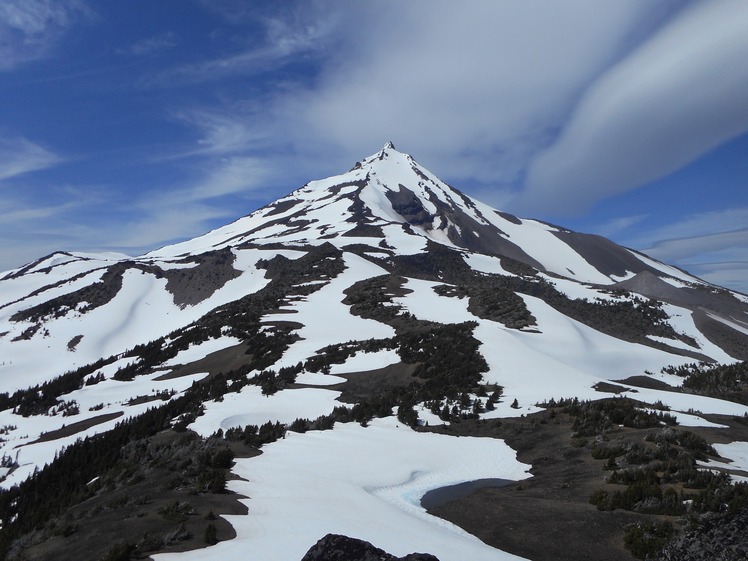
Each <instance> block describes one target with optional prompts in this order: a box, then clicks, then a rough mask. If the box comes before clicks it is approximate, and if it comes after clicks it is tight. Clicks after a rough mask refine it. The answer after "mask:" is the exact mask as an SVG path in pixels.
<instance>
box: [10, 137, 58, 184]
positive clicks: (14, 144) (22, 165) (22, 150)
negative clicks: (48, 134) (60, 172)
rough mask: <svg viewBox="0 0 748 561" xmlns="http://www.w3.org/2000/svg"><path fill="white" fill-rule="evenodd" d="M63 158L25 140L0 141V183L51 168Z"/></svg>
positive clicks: (17, 138) (20, 138)
mask: <svg viewBox="0 0 748 561" xmlns="http://www.w3.org/2000/svg"><path fill="white" fill-rule="evenodd" d="M62 161H64V158H62V157H61V156H59V155H57V154H55V153H54V152H52V151H50V150H48V149H46V148H44V147H42V146H40V145H39V144H36V143H34V142H32V141H30V140H28V139H26V138H23V137H16V138H2V139H0V181H3V180H6V179H10V178H12V177H16V176H18V175H23V174H26V173H31V172H34V171H38V170H42V169H45V168H49V167H52V166H54V165H56V164H59V163H61V162H62Z"/></svg>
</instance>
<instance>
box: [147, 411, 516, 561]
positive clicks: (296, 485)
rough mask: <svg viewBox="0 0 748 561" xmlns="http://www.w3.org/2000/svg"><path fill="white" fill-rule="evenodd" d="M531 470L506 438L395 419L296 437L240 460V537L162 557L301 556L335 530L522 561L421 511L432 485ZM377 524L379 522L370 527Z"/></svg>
mask: <svg viewBox="0 0 748 561" xmlns="http://www.w3.org/2000/svg"><path fill="white" fill-rule="evenodd" d="M529 468H530V466H529V465H527V464H522V463H520V462H518V461H517V460H516V454H515V453H514V451H513V450H512V449H511V448H509V447H508V446H506V444H504V443H503V442H502V441H499V440H494V439H488V438H471V437H451V436H443V435H437V434H431V433H424V434H422V433H416V432H414V431H413V430H411V429H410V428H408V427H404V426H402V425H400V424H399V423H398V422H397V420H396V419H394V418H387V419H376V420H374V421H373V422H372V423H371V425H370V426H369V427H367V428H363V427H361V426H359V425H358V424H356V423H346V424H337V425H335V428H334V430H330V431H323V432H318V431H314V432H307V433H305V434H296V433H289V434H288V436H287V437H286V438H285V439H283V440H280V441H277V442H274V443H272V444H270V445H267V446H265V447H263V454H262V455H261V456H258V457H256V458H250V459H246V460H239V461H238V462H237V464H236V466H235V467H234V472H235V473H236V474H237V475H239V476H240V477H242V478H244V479H245V481H232V482H230V488H231V490H232V491H235V492H237V493H240V494H242V495H244V496H246V497H248V498H247V499H243V502H244V503H245V504H246V505H247V507H248V508H249V514H248V515H246V516H227V517H226V518H227V519H228V520H229V522H231V524H232V525H233V526H234V528H235V529H236V532H237V537H236V539H234V540H231V541H226V542H220V543H219V544H217V545H216V546H214V547H211V548H208V549H201V550H196V551H190V552H186V553H179V554H160V555H154V559H156V560H158V561H209V560H215V559H246V560H247V561H252V560H257V561H288V560H295V559H296V560H298V559H301V558H302V557H303V556H304V553H306V551H307V550H308V549H309V548H310V547H311V546H312V545H314V544H315V543H316V542H317V540H319V539H320V538H321V537H322V536H324V535H325V534H327V533H329V532H333V533H341V534H345V535H348V536H351V537H356V538H360V539H364V540H366V541H369V542H371V543H373V544H374V545H376V546H377V547H381V548H383V549H384V550H386V551H387V552H389V553H392V554H394V555H398V556H402V555H405V554H407V553H411V552H413V551H427V552H429V553H432V554H433V555H436V556H437V557H438V558H439V559H440V561H465V560H466V559H470V560H472V561H500V560H511V559H521V558H519V557H516V556H514V555H510V554H508V553H504V552H502V551H499V550H497V549H494V548H492V547H489V546H487V545H486V544H484V543H483V542H481V541H480V540H479V539H477V538H476V537H474V536H471V535H470V534H468V533H466V532H465V531H463V530H461V529H460V528H457V527H456V526H454V525H452V524H450V523H449V522H446V521H444V520H441V519H439V518H435V517H432V516H430V515H428V514H427V513H426V511H425V510H424V509H423V508H422V507H421V506H420V499H421V497H422V496H423V495H424V494H425V493H426V492H427V491H429V490H431V489H437V488H439V487H444V486H447V485H453V484H455V483H461V482H465V481H472V480H475V479H484V478H503V479H512V480H521V479H525V478H527V477H528V473H527V470H528V469H529ZM372 521H376V523H373V522H372Z"/></svg>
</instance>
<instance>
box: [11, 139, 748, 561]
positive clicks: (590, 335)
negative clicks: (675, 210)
mask: <svg viewBox="0 0 748 561" xmlns="http://www.w3.org/2000/svg"><path fill="white" fill-rule="evenodd" d="M438 326H447V327H446V328H445V329H447V328H448V329H450V330H451V331H450V332H449V335H448V336H447V335H444V337H445V339H443V340H442V339H439V337H441V335H439V333H441V332H438V329H437V327H438ZM435 330H436V331H435ZM426 332H428V333H429V334H430V335H428V336H426V335H424V333H426ZM434 333H437V335H434ZM445 333H446V332H445ZM419 337H420V338H419ZM429 337H432V338H431V339H429ZM455 337H458V339H454V338H455ZM460 337H462V339H459V338H460ZM413 338H416V339H417V341H416V343H413V340H414V339H413ZM450 338H452V339H450ZM447 340H450V341H454V340H458V341H459V342H460V343H459V345H458V346H457V347H456V348H455V349H453V350H449V352H447V354H446V355H444V356H447V357H448V356H450V353H451V354H457V355H459V353H460V352H462V350H461V349H463V348H464V345H468V346H469V345H470V344H472V343H471V342H475V344H476V345H477V347H476V354H474V355H470V357H472V358H470V357H469V358H468V359H465V360H464V361H463V362H462V363H460V362H459V361H458V362H457V363H456V364H466V365H467V366H466V368H468V370H469V369H470V368H472V370H470V372H468V373H467V374H466V376H473V378H470V380H471V381H470V382H469V384H472V385H473V386H475V384H480V385H482V386H484V387H493V386H494V385H498V386H501V387H502V388H503V397H502V399H501V400H500V401H499V402H498V403H493V404H492V406H493V409H492V410H489V411H486V410H481V411H480V413H478V414H479V415H480V416H481V418H500V417H509V416H517V415H520V414H529V413H532V412H534V411H538V410H539V408H538V407H537V406H536V404H537V403H539V402H542V401H545V400H548V399H550V398H559V397H565V396H577V397H579V398H580V399H595V398H599V397H600V394H599V392H598V391H597V390H596V389H595V388H596V386H597V387H599V384H601V383H607V384H615V385H616V386H617V387H619V388H620V389H621V391H624V392H625V391H632V392H634V391H635V392H636V396H637V399H639V400H642V401H645V402H650V403H654V402H656V401H661V402H662V403H665V404H667V405H669V406H670V407H671V408H672V409H673V410H674V411H675V413H674V414H675V415H680V416H681V418H682V419H683V421H684V422H698V421H694V419H695V417H693V415H692V414H691V415H687V414H686V411H689V410H691V413H693V411H694V410H698V411H700V412H702V413H703V414H710V413H720V414H730V415H744V414H745V413H746V412H748V407H746V406H743V405H740V404H738V403H734V402H727V401H723V400H719V399H715V398H710V397H701V396H695V395H691V394H686V393H679V392H675V391H665V390H663V389H652V388H655V387H658V388H663V387H667V386H668V385H669V386H671V387H672V388H675V389H677V388H678V386H680V384H681V383H682V379H681V378H680V377H677V376H674V375H672V374H667V373H664V372H663V371H662V369H663V368H665V367H668V366H674V367H678V366H681V365H685V364H688V363H693V362H699V361H705V362H718V363H732V362H735V361H738V360H745V359H747V358H748V297H746V296H745V295H742V294H739V293H735V292H731V291H728V290H726V289H723V288H720V287H716V286H713V285H710V284H708V283H705V282H704V281H702V280H700V279H698V278H696V277H693V276H691V275H689V274H688V273H686V272H684V271H682V270H679V269H677V268H675V267H672V266H669V265H666V264H664V263H660V262H658V261H656V260H654V259H651V258H649V257H647V256H646V255H644V254H641V253H639V252H636V251H634V250H630V249H627V248H623V247H621V246H618V245H616V244H614V243H613V242H611V241H609V240H607V239H605V238H602V237H600V236H594V235H589V234H581V233H577V232H572V231H569V230H567V229H564V228H561V227H558V226H553V225H549V224H546V223H543V222H539V221H535V220H530V219H524V218H518V217H515V216H512V215H510V214H507V213H504V212H501V211H498V210H495V209H493V208H491V207H489V206H487V205H485V204H483V203H481V202H479V201H477V200H475V199H472V198H471V197H469V196H467V195H465V194H463V193H461V192H460V191H458V190H457V189H455V188H453V187H450V186H449V185H447V184H445V183H444V182H442V181H441V180H439V179H438V178H437V177H436V176H435V175H434V174H432V173H431V172H430V171H428V170H426V169H424V168H423V167H421V166H419V165H418V164H417V163H416V162H415V161H414V160H413V159H412V158H411V157H410V156H409V155H407V154H404V153H401V152H399V151H397V150H396V149H395V148H394V146H393V145H392V144H387V145H386V146H385V147H384V148H383V149H382V150H380V151H379V152H377V153H376V154H374V155H373V156H371V157H369V158H366V159H364V160H362V161H361V162H359V163H357V164H356V165H355V166H354V167H353V169H351V170H350V171H348V172H346V173H343V174H341V175H337V176H334V177H330V178H328V179H324V180H320V181H313V182H310V183H308V184H307V185H305V186H303V187H301V188H300V189H297V190H296V191H294V192H292V193H291V194H289V195H288V196H286V197H283V198H281V199H279V200H277V201H275V202H273V203H271V204H269V205H267V206H265V207H263V208H261V209H259V210H257V211H255V212H253V213H252V214H250V215H248V216H246V217H244V218H241V219H239V220H237V221H235V222H233V223H232V224H229V225H227V226H224V227H222V228H219V229H217V230H214V231H212V232H209V233H207V234H205V235H203V236H200V237H198V238H195V239H192V240H188V241H185V242H182V243H178V244H175V245H171V246H167V247H164V248H161V249H158V250H156V251H152V252H150V253H147V254H145V255H142V256H139V257H135V258H133V257H128V256H124V255H117V254H82V253H69V252H58V253H55V254H52V255H50V256H47V257H45V258H42V259H39V260H38V261H35V262H33V263H31V264H29V265H27V266H25V267H22V268H20V269H17V270H14V271H10V272H7V273H5V274H3V275H2V276H0V392H7V395H6V396H5V397H4V398H3V400H2V403H0V405H3V404H4V405H5V407H3V408H4V409H5V410H3V411H0V427H1V428H2V432H3V435H2V441H0V448H1V449H2V452H0V454H2V455H4V456H6V457H7V458H8V460H7V461H4V465H5V464H7V466H6V467H4V468H2V469H3V472H0V475H3V476H5V480H4V482H3V483H2V485H3V486H4V487H6V488H8V487H10V486H12V485H14V484H18V483H20V482H21V481H23V480H25V479H26V478H27V477H29V476H30V475H31V474H32V473H33V471H34V469H35V468H40V467H42V466H43V465H44V464H46V463H49V462H51V461H52V459H53V458H54V457H55V454H56V453H58V452H59V451H60V450H61V449H62V448H63V447H65V446H68V445H70V444H72V443H73V442H74V441H75V440H76V439H78V438H81V437H85V436H91V435H94V434H97V433H102V432H105V431H108V430H110V429H112V428H113V427H114V426H115V424H116V423H117V422H120V421H122V420H124V419H127V418H132V417H135V416H138V415H141V414H142V413H144V412H145V411H146V410H148V409H149V408H150V407H152V406H153V405H154V402H157V403H158V402H160V401H158V400H159V399H160V400H162V401H166V402H173V401H174V400H176V399H177V398H178V397H179V396H181V395H186V394H187V392H189V391H194V388H195V387H196V386H195V383H196V382H200V381H202V383H205V381H206V380H213V379H215V377H216V376H218V375H219V373H220V376H224V375H225V376H227V377H229V379H230V380H234V381H235V382H236V380H240V381H241V383H237V385H236V386H235V390H232V387H234V386H230V385H229V386H228V387H224V388H223V390H222V392H221V393H220V395H217V396H216V395H213V396H211V399H210V400H207V401H205V403H203V404H202V406H201V407H200V410H199V411H198V412H197V414H194V415H193V414H192V412H191V411H190V412H187V411H185V412H184V414H183V415H181V416H178V417H175V419H174V421H175V422H178V421H179V420H180V419H181V420H182V421H185V422H186V423H187V424H188V426H189V428H190V429H192V430H194V431H195V432H197V433H199V434H200V435H203V436H206V437H207V436H209V435H211V434H213V433H215V432H216V431H217V430H219V429H221V430H222V431H226V430H228V429H231V428H233V427H243V426H246V425H249V424H253V425H258V426H259V425H262V424H263V423H266V422H267V421H271V422H280V423H283V424H291V423H293V422H294V421H295V420H296V419H298V418H308V419H314V418H316V417H319V416H323V415H329V414H330V413H331V412H332V411H333V410H334V408H335V407H337V406H340V405H341V404H342V400H345V401H346V402H348V403H351V402H355V401H356V400H357V399H358V398H361V399H368V398H369V397H370V396H372V395H374V394H375V393H376V392H375V389H376V390H377V391H379V390H381V391H385V390H386V391H389V392H390V394H387V395H390V396H391V395H396V394H397V390H398V388H399V387H405V385H406V383H408V382H412V381H413V380H416V379H419V380H421V381H420V382H418V383H419V384H421V383H422V382H423V380H431V381H433V380H434V378H429V376H430V374H428V373H427V372H422V371H419V370H418V369H417V365H424V364H426V365H430V362H429V360H430V357H429V356H428V355H429V353H430V352H432V351H431V350H430V347H429V345H432V344H433V345H435V347H434V349H436V350H434V351H433V353H432V354H433V355H434V356H436V355H439V352H444V349H443V348H442V349H441V350H439V345H442V346H443V342H444V341H447ZM465 352H467V351H465ZM466 356H467V355H466ZM439 357H440V360H441V363H440V364H433V365H430V366H428V368H431V369H433V370H434V371H437V370H439V368H443V367H446V366H445V365H446V364H447V362H445V360H447V359H444V360H442V358H443V357H442V355H439ZM476 357H478V358H476ZM480 357H482V359H483V360H484V361H485V362H484V363H481V364H478V363H477V362H476V363H475V364H474V363H472V362H470V361H471V360H478V359H479V358H480ZM461 360H462V359H461ZM315 365H317V366H315ZM319 365H322V366H319ZM449 367H450V368H452V367H453V366H449ZM428 368H426V369H425V370H426V371H428V372H431V371H429V370H428ZM454 368H455V370H458V368H457V366H454ZM282 369H285V370H282ZM414 369H415V370H414ZM269 370H270V371H272V373H273V374H272V376H270V378H268V377H267V376H266V378H265V380H266V381H267V380H268V379H270V381H271V382H272V383H273V384H275V387H274V388H273V390H274V391H266V390H267V388H266V387H265V386H262V383H260V382H258V381H257V376H258V375H261V374H262V373H263V372H268V371H269ZM283 371H285V372H292V373H293V379H291V380H290V381H291V382H293V383H288V384H286V383H278V379H277V378H275V377H274V376H277V375H278V373H280V372H283ZM229 372H230V373H231V375H230V376H229V375H228V374H227V373H229ZM66 373H67V374H66ZM372 373H373V374H372ZM383 373H385V374H383ZM387 373H389V374H387ZM645 373H646V374H647V375H648V376H649V377H650V378H651V379H652V380H654V381H656V382H657V383H652V384H646V385H645V386H646V387H642V385H641V384H636V379H637V378H636V377H641V376H643V375H645ZM63 375H64V376H63ZM439 375H440V374H439ZM232 376H233V378H232ZM368 376H370V377H371V378H370V379H371V380H373V381H372V382H371V383H368V385H367V382H366V380H367V377H368ZM58 377H62V378H58ZM253 377H254V380H255V381H254V382H252V383H250V384H247V383H246V381H247V380H252V379H253ZM396 378H397V380H399V381H397V380H395V379H396ZM55 379H57V380H58V382H59V381H60V380H63V381H64V383H63V382H59V383H58V384H57V385H54V384H50V381H52V380H55ZM445 379H446V378H445ZM403 380H404V381H403ZM439 380H441V378H439ZM45 383H46V384H47V385H44V384H45ZM446 383H447V382H443V381H440V382H439V384H442V386H438V384H437V385H436V386H433V387H432V386H429V388H430V389H428V390H425V389H424V390H417V391H415V390H414V391H413V392H411V393H409V394H408V395H409V396H410V397H412V398H413V400H415V401H414V402H413V403H407V404H404V403H403V402H398V403H399V407H400V408H404V407H406V406H407V407H410V406H412V407H413V408H414V411H415V413H416V414H417V415H418V419H420V422H429V423H432V424H436V423H439V422H443V419H442V420H441V421H440V418H439V416H438V415H436V414H435V413H434V412H433V411H434V410H435V407H434V403H435V402H437V401H438V408H439V409H441V408H442V407H453V406H455V404H454V396H451V395H448V393H445V394H444V395H441V394H439V391H441V389H439V388H442V389H443V387H444V386H443V384H446ZM465 384H468V382H465ZM469 384H468V385H469ZM197 385H198V386H199V385H200V384H199V383H198V384H197ZM34 386H38V387H36V388H34ZM425 386H428V384H425ZM437 386H438V387H437ZM420 387H421V386H419V388H420ZM465 387H468V386H465V385H464V384H463V386H462V387H461V391H462V390H464V388H465ZM471 387H472V386H471ZM29 388H34V389H33V391H26V390H28V389H29ZM191 388H192V390H191ZM279 389H280V390H281V391H275V390H279ZM409 391H410V390H409ZM24 392H25V393H24ZM392 392H394V393H392ZM424 392H425V393H424ZM429 392H431V393H429ZM377 395H378V394H377ZM362 396H363V397H362ZM219 398H220V399H219ZM426 398H428V399H426ZM393 399H394V398H393ZM476 399H479V398H477V397H476V396H475V395H474V396H473V397H472V398H471V400H472V401H471V402H472V403H474V402H475V400H476ZM419 400H420V401H419ZM484 401H485V400H484ZM428 402H430V405H429V403H428ZM479 409H480V408H479ZM458 410H459V407H458ZM476 411H478V409H476ZM677 412H681V413H677ZM401 420H402V417H401ZM72 423H75V426H76V427H77V428H76V429H75V430H70V426H71V424H72ZM66 426H67V428H68V430H67V431H64V430H62V429H64V428H65V427H66ZM50 434H51V435H55V436H53V437H49V435H50ZM45 435H46V436H45ZM264 450H265V453H264V454H263V455H262V456H260V457H257V458H250V459H243V460H239V461H237V464H236V466H235V468H234V471H235V473H237V474H238V475H239V476H241V477H243V478H245V479H246V480H245V481H235V482H233V483H232V484H231V486H232V489H234V490H236V491H237V492H240V493H242V494H244V495H246V496H248V497H251V499H250V500H251V507H250V515H248V516H238V517H233V518H231V523H232V525H233V526H234V527H235V528H236V531H237V534H238V537H237V538H236V539H235V540H231V541H226V542H221V543H220V544H219V545H217V546H214V547H212V548H207V549H205V550H199V551H196V552H191V553H182V554H164V555H163V556H158V558H159V559H161V558H162V559H176V558H178V559H179V560H180V561H188V560H191V559H213V558H214V557H215V558H218V557H219V556H223V557H225V556H226V555H229V558H235V557H236V558H238V555H239V554H238V552H239V551H243V552H245V553H242V557H243V558H247V559H250V558H251V559H262V560H271V559H300V558H301V556H302V555H303V553H304V551H306V549H308V547H309V546H310V545H312V544H313V543H314V542H315V541H316V540H317V539H319V538H320V537H321V536H322V535H324V533H327V532H338V533H343V534H346V533H347V534H348V535H355V536H357V537H362V538H364V539H368V540H371V541H375V542H376V543H377V545H379V546H380V547H385V549H390V550H392V551H393V552H394V553H398V554H404V553H407V552H408V551H413V550H417V549H420V550H429V551H431V552H433V553H435V554H437V556H439V557H440V559H442V561H447V560H449V559H468V558H469V559H476V560H477V559H505V558H506V559H509V558H512V556H510V555H508V554H503V553H502V552H499V551H498V550H496V549H494V548H491V547H489V546H487V545H485V544H483V543H482V542H480V541H479V540H477V539H476V538H474V537H473V536H471V535H469V534H467V533H465V532H463V531H462V530H459V529H457V528H456V527H454V526H452V525H449V524H447V523H446V522H443V521H440V520H438V519H435V518H433V517H431V516H429V515H427V514H426V513H425V511H423V509H422V508H421V507H420V504H419V502H418V501H419V500H420V497H421V496H422V495H423V494H424V493H425V492H426V491H428V490H430V489H434V488H438V487H443V486H445V485H451V484H455V483H459V482H462V481H468V480H474V479H483V478H507V479H514V480H517V479H522V478H525V477H528V476H529V474H528V473H527V472H526V469H527V468H528V466H526V465H524V464H521V463H520V462H518V461H517V460H516V458H515V456H514V454H513V452H512V450H511V449H509V448H508V447H506V446H505V445H503V444H502V443H500V442H498V441H494V440H491V439H477V438H476V439H471V438H467V439H457V438H454V437H449V436H445V435H437V434H431V433H425V434H424V433H420V432H414V431H412V430H411V429H410V428H408V427H407V426H404V425H403V423H402V422H399V421H397V420H395V419H392V418H378V419H375V420H374V421H372V422H371V423H370V426H368V427H362V426H359V425H358V424H340V423H339V424H337V425H336V426H335V429H334V430H333V431H326V432H316V431H312V432H308V433H304V434H296V433H293V434H291V436H290V437H288V438H286V439H284V440H282V441H278V442H275V443H273V444H270V445H268V446H267V447H266V448H264ZM343 458H346V459H345V460H344V459H343ZM362 466H365V467H362ZM301 490H304V491H303V492H302V491H301ZM299 493H301V494H302V495H303V496H304V497H305V500H304V501H299V500H298V497H299ZM333 503H334V507H333V506H329V504H333ZM324 504H328V506H320V505H324ZM253 513H254V514H253ZM372 518H375V519H376V520H378V521H379V523H378V524H375V525H372V524H371V523H370V520H371V519H372ZM301 519H303V520H304V521H305V522H304V523H303V524H301V523H299V524H300V525H299V526H297V527H296V528H297V529H298V531H295V532H294V534H293V535H292V536H291V535H289V534H288V533H287V532H286V533H284V531H283V529H284V528H285V527H287V525H288V524H289V523H290V522H289V520H301ZM385 521H386V522H385ZM3 523H4V524H8V523H9V521H8V520H5V521H3ZM248 540H249V541H248ZM250 543H251V545H249V544H250ZM253 555H254V557H252V556H253Z"/></svg>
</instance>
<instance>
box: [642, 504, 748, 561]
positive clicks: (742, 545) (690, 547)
mask: <svg viewBox="0 0 748 561" xmlns="http://www.w3.org/2000/svg"><path fill="white" fill-rule="evenodd" d="M747 528H748V509H745V508H744V509H742V510H741V511H739V512H737V513H736V514H731V515H727V516H724V517H721V518H718V519H716V520H711V521H709V522H706V523H704V525H703V526H701V527H699V528H697V529H695V530H691V531H689V532H686V533H685V534H684V535H683V536H681V537H680V538H678V539H676V540H674V541H673V542H671V543H670V544H668V545H667V546H665V548H664V549H663V550H662V551H661V552H660V554H659V555H658V556H657V561H745V560H746V559H748V532H747V531H746V529H747Z"/></svg>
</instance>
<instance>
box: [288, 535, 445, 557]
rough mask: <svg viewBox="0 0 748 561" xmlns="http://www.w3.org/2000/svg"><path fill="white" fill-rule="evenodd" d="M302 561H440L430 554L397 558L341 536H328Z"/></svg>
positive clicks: (366, 544)
mask: <svg viewBox="0 0 748 561" xmlns="http://www.w3.org/2000/svg"><path fill="white" fill-rule="evenodd" d="M301 561H439V559H437V558H436V557H434V556H433V555H430V554H428V553H409V554H408V555H406V556H405V557H395V556H394V555H390V554H389V553H387V552H386V551H384V550H382V549H379V548H378V547H375V546H373V545H372V544H370V543H369V542H365V541H363V540H359V539H356V538H349V537H348V536H341V535H339V534H327V535H326V536H325V537H324V538H322V539H321V540H319V541H318V542H317V543H316V544H315V545H313V546H312V548H311V549H310V550H309V551H307V552H306V555H304V557H303V559H302V560H301Z"/></svg>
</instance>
